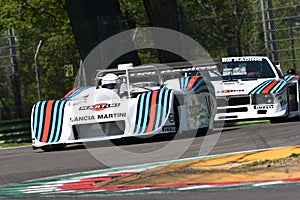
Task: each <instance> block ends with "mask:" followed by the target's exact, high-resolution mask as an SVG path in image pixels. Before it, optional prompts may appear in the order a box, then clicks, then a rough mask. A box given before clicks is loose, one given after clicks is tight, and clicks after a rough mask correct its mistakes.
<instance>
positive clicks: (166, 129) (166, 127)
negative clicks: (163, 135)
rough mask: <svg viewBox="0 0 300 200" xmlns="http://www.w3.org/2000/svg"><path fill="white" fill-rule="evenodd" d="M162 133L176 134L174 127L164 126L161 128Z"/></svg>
mask: <svg viewBox="0 0 300 200" xmlns="http://www.w3.org/2000/svg"><path fill="white" fill-rule="evenodd" d="M162 131H163V132H176V128H175V126H164V127H163V128H162Z"/></svg>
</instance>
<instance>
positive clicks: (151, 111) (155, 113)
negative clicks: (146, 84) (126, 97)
mask: <svg viewBox="0 0 300 200" xmlns="http://www.w3.org/2000/svg"><path fill="white" fill-rule="evenodd" d="M171 94H172V92H171V90H169V89H167V88H165V89H161V90H155V91H150V92H146V93H143V94H141V95H140V96H139V100H138V107H137V116H136V124H135V130H134V133H135V134H143V133H149V132H152V131H154V130H155V129H157V128H158V127H160V126H161V125H162V124H163V122H164V121H165V120H166V117H167V113H168V112H169V109H170V106H169V101H170V96H171Z"/></svg>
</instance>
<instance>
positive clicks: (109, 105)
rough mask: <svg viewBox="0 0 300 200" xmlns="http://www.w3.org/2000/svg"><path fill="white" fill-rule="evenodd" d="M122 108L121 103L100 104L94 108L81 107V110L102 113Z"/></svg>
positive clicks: (93, 106)
mask: <svg viewBox="0 0 300 200" xmlns="http://www.w3.org/2000/svg"><path fill="white" fill-rule="evenodd" d="M116 107H120V103H98V104H95V105H92V106H81V107H79V110H93V111H101V110H104V109H106V108H116Z"/></svg>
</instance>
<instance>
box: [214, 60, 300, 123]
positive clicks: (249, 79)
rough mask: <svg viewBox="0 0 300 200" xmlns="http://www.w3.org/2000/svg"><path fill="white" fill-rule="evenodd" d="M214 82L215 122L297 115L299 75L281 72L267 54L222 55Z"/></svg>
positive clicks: (274, 119) (278, 119) (280, 119)
mask: <svg viewBox="0 0 300 200" xmlns="http://www.w3.org/2000/svg"><path fill="white" fill-rule="evenodd" d="M216 73H220V75H221V76H222V80H221V81H220V80H219V81H213V84H214V86H215V88H216V97H217V106H218V111H217V114H216V116H215V120H216V121H220V120H243V119H262V118H265V119H270V121H271V122H281V121H283V120H285V119H287V118H292V117H297V116H298V115H299V111H300V110H299V77H298V76H296V75H295V74H288V75H284V74H283V72H282V70H281V68H280V67H279V66H276V65H274V64H273V63H272V62H271V61H270V60H269V59H268V58H267V57H257V56H256V57H228V58H222V64H221V65H220V66H219V69H218V72H216Z"/></svg>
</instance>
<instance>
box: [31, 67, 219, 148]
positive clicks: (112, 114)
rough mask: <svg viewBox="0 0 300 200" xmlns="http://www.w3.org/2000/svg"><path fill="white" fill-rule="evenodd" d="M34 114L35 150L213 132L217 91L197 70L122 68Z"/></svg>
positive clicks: (41, 104) (96, 77)
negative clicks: (95, 142) (131, 138)
mask: <svg viewBox="0 0 300 200" xmlns="http://www.w3.org/2000/svg"><path fill="white" fill-rule="evenodd" d="M93 83H94V85H91V86H84V87H78V88H75V89H73V90H72V91H70V92H69V93H68V94H67V95H65V97H64V98H62V99H59V100H47V101H39V102H37V103H36V104H35V105H34V106H33V108H32V114H31V132H32V145H33V148H42V149H44V150H46V149H48V148H51V147H53V146H55V145H66V144H71V143H82V142H89V141H98V140H113V139H119V138H126V137H140V136H151V135H157V134H169V133H179V134H182V133H183V132H185V131H189V130H198V129H212V128H213V120H214V116H215V113H216V98H215V91H214V88H213V85H212V84H211V82H210V81H209V80H208V79H206V77H204V76H203V75H201V73H199V71H198V69H197V68H193V67H191V68H185V69H180V68H177V69H170V68H166V67H162V66H155V65H151V66H150V65H149V66H139V67H132V65H120V66H119V68H118V69H106V70H97V71H96V72H95V74H94V76H93Z"/></svg>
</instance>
